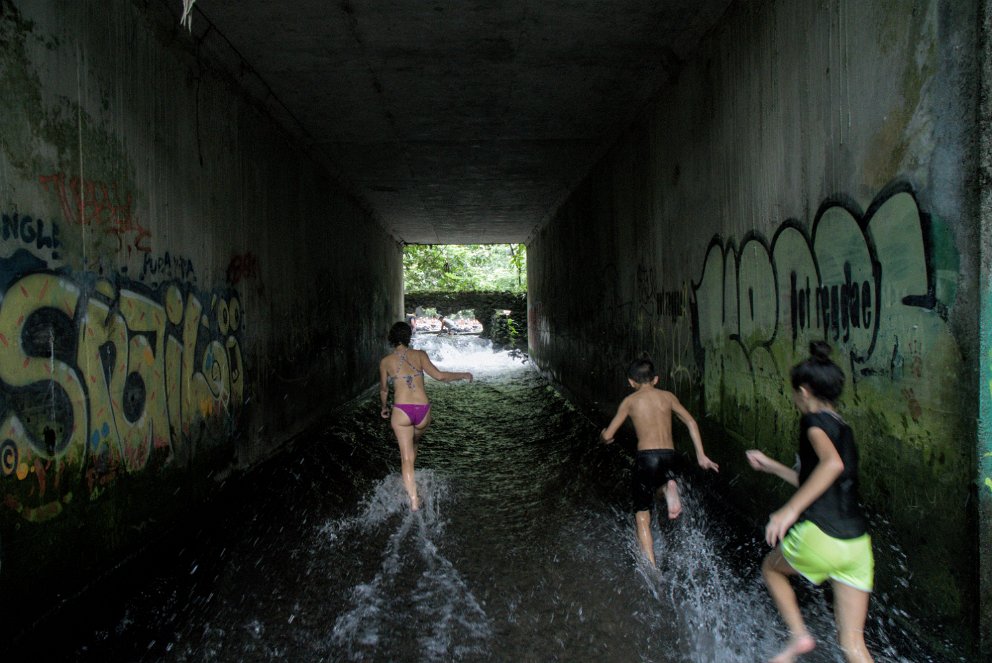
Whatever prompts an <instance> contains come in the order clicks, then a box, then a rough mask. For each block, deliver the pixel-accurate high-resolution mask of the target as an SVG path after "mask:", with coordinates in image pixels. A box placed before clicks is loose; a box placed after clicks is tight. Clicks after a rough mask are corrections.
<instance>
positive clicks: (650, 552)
mask: <svg viewBox="0 0 992 663" xmlns="http://www.w3.org/2000/svg"><path fill="white" fill-rule="evenodd" d="M634 520H636V521H637V540H638V542H639V543H640V544H641V550H643V551H644V555H645V556H646V557H647V558H648V560H649V561H650V562H651V566H654V564H655V562H654V539H653V538H651V512H650V511H638V512H637V514H636V515H635V516H634Z"/></svg>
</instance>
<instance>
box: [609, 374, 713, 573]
mask: <svg viewBox="0 0 992 663" xmlns="http://www.w3.org/2000/svg"><path fill="white" fill-rule="evenodd" d="M627 382H629V383H630V386H631V388H632V389H634V393H633V394H631V395H630V396H627V398H625V399H623V401H622V402H621V403H620V407H619V408H617V413H616V415H615V416H614V417H613V421H611V422H610V425H609V426H607V427H606V428H604V429H603V431H602V432H601V433H600V437H601V438H602V440H603V441H604V442H606V443H607V444H609V443H611V442H613V436H614V435H616V433H617V431H618V430H619V429H620V426H621V424H623V422H624V420H625V419H626V418H627V417H630V420H631V421H632V422H634V431H635V432H636V433H637V459H636V461H635V463H634V477H633V493H634V511H635V512H636V516H635V519H636V521H637V540H638V541H639V542H640V544H641V549H642V550H643V551H644V554H645V555H646V556H647V558H648V559H649V560H650V561H651V564H652V565H654V563H655V559H654V540H653V539H652V538H651V508H652V507H653V506H654V499H655V495H656V494H657V492H658V490H659V488H661V489H662V490H664V493H665V501H666V502H667V503H668V517H669V519H672V520H674V519H675V518H678V516H679V514H680V513H682V501H681V499H679V488H678V485H677V484H676V483H675V480H674V479H673V478H672V466H673V464H674V461H675V445H674V443H673V442H672V414H675V416H676V417H678V418H679V419H680V420H682V423H683V424H685V425H686V427H687V428H688V429H689V437H691V438H692V444H693V445H694V446H695V447H696V460H697V461H698V462H699V466H700V467H701V468H703V469H704V470H713V471H714V472H719V471H720V468H719V466H718V465H717V464H716V463H714V462H713V461H712V460H710V459H709V458H707V457H706V454H705V453H704V452H703V440H702V438H701V437H700V436H699V426H697V425H696V420H695V419H693V418H692V415H690V414H689V412H688V411H687V410H686V409H685V408H684V407H682V404H681V403H679V399H678V398H676V397H675V394H673V393H672V392H670V391H664V390H662V389H656V388H655V386H656V385H657V384H658V376H657V374H656V373H655V370H654V364H652V363H651V361H650V360H649V359H638V360H637V361H635V362H634V363H632V364H631V365H630V368H629V369H628V370H627Z"/></svg>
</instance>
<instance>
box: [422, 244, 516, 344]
mask: <svg viewBox="0 0 992 663" xmlns="http://www.w3.org/2000/svg"><path fill="white" fill-rule="evenodd" d="M526 260H527V254H526V248H525V247H524V245H523V244H463V245H456V244H448V245H427V244H417V245H407V246H406V247H404V251H403V267H404V294H405V300H406V308H407V315H408V316H411V317H414V316H420V318H421V319H420V321H419V322H420V324H418V328H421V329H424V330H425V331H428V333H430V332H431V331H442V326H441V322H440V320H439V317H438V315H439V314H440V313H443V314H444V315H445V316H446V317H447V318H449V319H451V318H454V319H455V324H454V325H452V327H451V329H452V333H477V332H475V331H474V329H475V328H476V327H474V326H473V325H472V324H470V323H474V322H476V321H477V322H478V323H481V327H482V329H481V335H482V336H483V337H487V338H491V339H492V340H493V342H494V343H495V344H497V345H499V346H504V347H506V346H508V347H514V348H525V347H526V343H527V273H526ZM462 317H468V318H472V319H473V320H471V321H465V320H459V318H462ZM460 323H461V324H460Z"/></svg>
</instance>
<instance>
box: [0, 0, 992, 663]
mask: <svg viewBox="0 0 992 663" xmlns="http://www.w3.org/2000/svg"><path fill="white" fill-rule="evenodd" d="M191 4H192V3H190V2H188V1H187V2H185V3H184V2H182V1H181V0H105V1H102V2H92V1H85V2H77V1H69V0H0V81H2V86H0V89H2V91H3V93H2V95H0V213H2V223H0V275H2V277H3V280H2V284H0V296H2V305H0V421H2V434H0V492H2V495H3V500H2V505H0V592H2V595H3V598H2V600H0V604H2V606H3V607H2V608H0V613H2V614H3V615H4V619H5V622H6V624H7V626H8V629H7V633H8V634H10V633H11V632H17V631H18V629H23V628H26V627H27V626H28V625H30V623H31V621H32V620H33V619H35V618H36V617H38V616H39V615H41V614H44V613H45V611H46V610H50V609H51V608H52V606H53V605H55V604H57V602H58V599H57V597H58V596H60V595H62V594H64V593H65V592H71V591H74V588H78V587H81V586H83V585H85V584H86V583H87V582H93V579H94V578H99V574H100V572H101V571H103V570H106V569H107V568H109V567H111V566H112V565H113V563H114V560H116V559H119V558H121V557H122V556H124V555H126V554H129V553H130V552H131V551H133V550H134V549H135V548H137V547H140V546H141V545H142V543H143V542H145V541H147V540H149V537H151V536H153V534H154V532H155V530H156V528H157V527H159V526H161V525H162V524H163V523H169V522H177V521H179V522H181V520H182V518H183V514H184V513H185V512H187V511H188V510H190V509H195V508H196V505H197V504H199V503H201V502H202V501H203V500H204V499H206V498H207V497H209V496H210V495H212V494H213V493H215V492H216V491H217V489H218V486H219V485H220V481H219V478H220V477H227V476H231V475H233V474H237V473H239V472H242V471H244V470H245V469H246V468H250V467H252V466H254V465H256V464H258V463H264V462H265V461H266V459H267V458H269V457H271V455H272V454H274V453H276V452H277V451H279V450H280V449H282V448H283V447H285V445H286V443H287V442H288V441H290V440H292V439H293V438H294V436H296V435H298V434H299V433H301V432H302V431H305V430H307V428H308V426H311V425H312V424H313V423H314V421H315V419H316V418H317V417H319V416H321V414H322V413H325V412H326V411H327V410H328V409H329V408H333V407H335V406H338V405H342V404H345V403H348V402H349V401H351V400H352V399H354V398H356V397H358V396H359V395H361V394H362V393H363V392H365V391H366V390H368V389H369V387H370V386H371V385H373V383H374V382H375V380H376V362H377V359H378V357H379V356H380V354H381V352H382V350H383V347H384V340H383V337H384V334H385V330H386V329H387V328H388V326H389V324H391V323H392V322H393V321H394V320H397V319H400V318H401V317H402V314H403V308H404V301H403V274H402V264H401V252H402V246H403V244H404V243H427V244H450V243H506V242H522V243H526V245H527V249H528V258H529V260H528V262H529V265H528V300H527V316H528V323H529V324H528V329H529V339H528V340H529V352H530V354H531V357H532V359H533V361H534V362H535V363H536V365H537V366H538V367H539V368H540V370H541V371H542V372H544V373H545V374H546V375H547V376H549V377H550V378H551V379H552V380H553V381H554V382H555V383H556V384H557V385H559V386H560V387H561V388H562V389H563V390H564V391H565V392H566V393H568V394H569V395H570V397H571V398H572V399H573V400H574V401H575V402H576V403H577V404H579V405H581V406H582V407H585V408H587V410H588V411H589V412H590V413H591V416H594V417H599V418H604V417H605V416H606V414H607V413H606V412H604V411H599V410H597V406H596V405H594V402H595V403H615V402H616V401H617V400H618V399H619V397H620V395H621V394H622V393H623V392H622V386H623V384H622V371H623V369H624V367H625V365H626V364H627V362H628V361H629V360H630V359H631V358H632V357H635V356H637V355H639V354H640V353H642V352H647V353H649V354H650V355H651V356H652V357H654V358H655V360H656V362H657V363H658V365H659V370H660V373H661V375H662V376H663V378H662V379H663V381H664V382H665V383H666V384H667V385H668V386H669V387H670V388H671V389H672V390H674V391H675V392H676V393H677V394H678V395H679V396H680V398H681V399H682V400H683V402H684V403H686V404H687V406H688V407H689V409H690V410H691V411H692V412H694V413H696V414H697V415H698V418H699V419H700V420H701V421H702V423H703V426H704V434H705V435H706V439H707V441H708V445H709V447H710V448H711V449H712V451H711V453H712V455H713V456H714V457H719V458H720V461H721V464H723V465H724V466H725V468H726V469H725V472H731V473H733V472H737V471H740V477H741V479H740V481H737V482H734V483H733V484H732V486H731V490H733V491H735V493H736V495H737V496H739V497H740V502H741V504H742V505H744V506H743V507H742V508H745V509H746V508H752V509H754V510H755V513H754V515H755V517H756V518H757V517H759V516H760V515H761V514H764V513H767V511H766V510H765V509H766V505H767V503H768V502H769V500H771V499H773V497H772V496H769V495H768V491H769V488H768V485H767V484H766V483H764V482H758V481H756V480H752V479H751V478H750V476H749V475H748V474H747V473H745V472H743V468H744V465H745V463H744V460H743V453H742V452H743V450H744V449H747V448H749V447H751V446H754V445H758V444H760V445H761V446H763V447H764V448H766V449H771V450H772V451H776V452H777V453H778V455H779V457H783V458H784V457H788V456H789V454H791V453H792V451H791V450H792V449H793V448H794V443H795V441H794V438H795V431H796V415H795V414H794V413H793V412H792V410H791V406H790V401H789V389H788V387H787V384H786V383H787V376H788V369H789V367H790V366H791V365H792V364H793V363H795V362H796V361H798V360H799V359H801V358H802V357H803V356H804V355H805V350H806V347H807V345H808V342H809V341H810V340H811V339H814V338H825V339H827V340H828V341H829V342H830V343H831V344H833V345H834V347H835V348H836V351H837V353H838V354H839V355H840V356H841V357H843V364H844V368H845V371H846V372H847V374H848V385H847V389H848V391H847V395H846V397H845V400H844V410H845V413H846V416H847V417H848V419H849V420H850V421H851V423H852V425H853V427H854V429H855V430H856V432H857V435H858V439H859V445H860V448H861V454H862V458H863V461H862V463H863V466H862V490H863V497H864V499H865V501H866V503H867V504H868V505H869V506H870V508H871V509H872V510H873V511H874V512H876V513H878V514H880V516H881V517H882V518H883V519H884V520H885V521H886V522H887V523H890V524H891V533H890V534H889V535H887V536H889V537H890V539H889V543H891V544H892V545H893V546H894V548H892V549H898V550H900V551H902V553H904V559H903V560H901V561H898V560H894V559H892V558H891V557H887V556H886V553H885V549H880V550H879V551H878V552H877V553H876V554H877V555H878V559H877V563H878V574H879V582H880V583H882V584H884V585H886V587H888V588H889V591H891V592H892V593H893V594H894V595H895V596H896V597H897V599H896V600H897V601H898V602H899V603H900V604H901V605H904V606H906V607H907V610H908V611H909V612H910V613H911V614H913V616H914V617H915V618H917V619H918V620H919V622H920V623H927V624H929V625H930V626H929V630H928V632H927V633H920V637H921V638H924V639H932V640H940V641H942V642H944V643H950V648H951V650H953V651H957V652H959V653H960V652H963V653H964V654H963V655H965V656H966V657H971V656H975V657H978V656H979V654H980V653H981V654H984V656H985V657H988V656H989V655H990V652H992V537H990V527H989V524H990V519H992V442H990V428H992V425H990V424H992V390H990V385H992V362H990V357H992V342H990V339H992V275H990V271H989V260H990V256H992V253H990V237H992V235H990V230H989V223H990V221H989V219H990V216H989V214H990V211H992V195H990V186H989V182H990V181H992V167H990V166H992V148H990V145H992V139H990V127H989V117H990V111H992V105H990V98H989V94H988V90H989V86H990V83H992V73H990V72H992V68H990V58H989V53H990V50H989V40H990V26H992V9H990V7H992V5H990V4H989V3H987V2H979V1H977V0H969V1H952V0H918V1H910V0H880V1H877V2H858V1H854V0H828V1H826V2H824V1H813V0H810V1H805V0H804V1H801V2H795V1H793V0H761V1H755V2H746V1H741V0H666V1H664V2H659V1H657V0H610V1H609V2H605V1H602V0H577V1H572V2H545V3H529V2H525V1H524V0H503V1H501V2H494V3H446V2H441V1H440V0H439V1H438V2H434V3H405V2H399V1H395V0H394V1H391V2H382V3H363V2H359V1H356V0H340V1H339V2H334V3H328V2H316V1H298V2H294V3H278V2H271V1H265V0H241V1H240V2H237V3H231V2H220V1H218V0H199V1H198V2H196V3H195V4H193V6H192V7H188V5H191ZM186 9H188V13H187V12H184V10H186ZM759 504H760V505H761V506H760V507H759V506H756V505H759ZM886 549H887V548H886ZM897 561H898V564H902V565H903V566H902V569H903V570H902V571H900V573H902V574H903V575H904V576H906V577H911V578H912V582H911V583H906V584H905V586H903V585H901V584H900V583H897V582H893V581H892V578H893V577H894V575H895V574H896V570H895V569H896V566H897ZM886 578H888V579H886Z"/></svg>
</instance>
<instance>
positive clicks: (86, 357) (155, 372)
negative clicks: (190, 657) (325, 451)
mask: <svg viewBox="0 0 992 663" xmlns="http://www.w3.org/2000/svg"><path fill="white" fill-rule="evenodd" d="M180 9H181V3H173V2H169V3H161V2H130V1H127V0H108V1H104V2H77V1H75V0H63V1H56V0H30V1H29V0H17V1H11V0H0V90H2V94H0V214H2V219H0V297H2V304H0V549H2V554H3V559H2V564H0V594H2V595H3V597H4V598H3V601H0V603H2V604H3V609H2V612H3V613H5V615H4V616H5V617H6V618H7V619H12V620H15V622H16V621H24V620H25V619H32V618H34V617H37V616H38V614H39V612H42V611H43V610H44V606H45V605H49V604H51V593H50V590H51V589H52V585H53V584H55V585H57V587H58V589H59V590H60V592H62V593H63V594H64V593H66V592H69V591H71V590H72V589H73V587H75V586H78V585H79V584H82V583H85V582H87V580H88V579H89V578H91V577H92V576H91V575H90V574H91V573H95V572H97V571H98V570H100V569H102V568H106V567H107V566H109V565H110V564H112V563H113V561H114V559H115V558H117V557H119V556H120V555H122V554H124V553H125V552H126V551H127V550H129V549H130V548H132V547H133V546H136V545H139V544H140V543H142V542H143V541H146V540H147V538H148V536H150V535H151V534H154V532H155V529H156V525H162V524H164V523H168V522H170V521H175V519H176V518H179V519H181V518H185V517H191V514H194V513H195V509H196V505H197V504H198V503H199V501H200V500H201V499H203V498H204V497H206V496H207V495H209V494H210V492H211V490H212V488H213V487H215V486H216V485H218V482H219V480H220V479H221V478H223V477H224V476H227V475H228V474H229V473H230V472H231V471H232V470H236V469H240V468H245V467H247V466H250V465H251V464H253V463H256V462H260V461H261V460H262V459H264V458H265V457H267V456H268V455H270V454H271V453H273V452H274V451H276V450H277V449H278V448H279V447H280V445H282V444H283V443H284V442H286V440H288V439H289V438H290V437H292V436H293V435H294V434H296V433H298V432H300V431H301V430H303V429H304V428H305V427H306V426H307V425H308V424H309V423H311V422H312V421H313V420H314V417H315V416H319V415H320V414H321V413H324V412H327V411H328V409H329V408H331V407H333V406H335V405H338V404H341V403H343V402H345V401H348V400H349V399H351V398H353V397H354V396H356V395H357V394H358V393H359V392H360V391H362V390H364V389H365V388H367V387H368V386H370V385H371V384H373V383H374V381H375V379H376V362H377V360H378V357H379V355H380V354H381V352H382V351H383V350H384V348H385V345H384V338H383V337H384V334H385V331H386V329H387V328H388V325H389V324H390V323H391V322H392V321H393V320H396V319H398V318H399V317H400V316H401V314H402V310H401V308H400V306H401V303H402V264H401V254H400V249H399V246H398V245H397V243H396V242H395V241H393V240H392V239H391V238H390V237H389V236H387V235H386V234H385V233H384V232H383V231H382V230H381V229H380V228H379V226H378V225H377V224H376V223H375V222H374V221H373V220H372V218H371V217H370V216H369V215H368V214H367V213H366V212H365V211H363V209H362V207H361V206H360V205H359V204H357V203H356V202H355V200H353V199H352V198H351V197H350V196H349V195H348V194H346V193H345V191H344V189H343V188H342V187H341V186H338V185H336V184H335V183H334V181H333V180H332V178H331V176H330V175H329V174H328V171H327V169H326V168H325V167H324V166H323V165H321V163H320V162H319V161H318V160H316V159H315V158H314V157H313V156H312V155H311V154H310V152H309V151H308V150H307V149H306V148H305V147H301V143H300V140H299V138H298V136H294V135H292V134H291V133H288V132H287V131H286V130H285V129H283V128H279V123H277V122H275V121H274V119H273V117H272V113H271V109H272V106H271V105H270V106H265V105H264V104H263V103H262V102H260V101H257V100H253V99H252V98H249V96H248V95H247V94H245V93H243V92H241V91H240V90H242V89H245V88H249V89H250V87H251V81H249V80H248V79H250V78H251V73H250V70H246V69H244V68H240V67H239V66H237V65H238V63H237V62H236V57H234V56H232V52H230V51H229V50H225V49H229V47H228V46H227V44H226V43H225V42H224V41H223V39H221V38H219V37H218V36H217V34H216V33H213V35H210V34H209V33H208V35H207V38H206V39H204V40H202V41H200V42H199V44H198V45H196V44H195V43H194V39H193V38H192V37H191V36H190V35H189V34H188V33H187V32H186V31H185V30H182V29H180V27H179V26H178V11H179V10H180ZM201 29H202V27H201ZM222 62H223V63H232V62H233V63H234V66H233V67H231V68H228V67H227V66H226V65H220V64H218V63H222ZM228 71H231V72H232V73H227V72H228ZM256 82H257V81H256ZM269 103H270V104H271V100H270V101H269ZM328 247H334V249H333V251H328V250H327V249H328ZM7 619H5V623H7V624H10V623H11V622H10V621H7Z"/></svg>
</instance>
